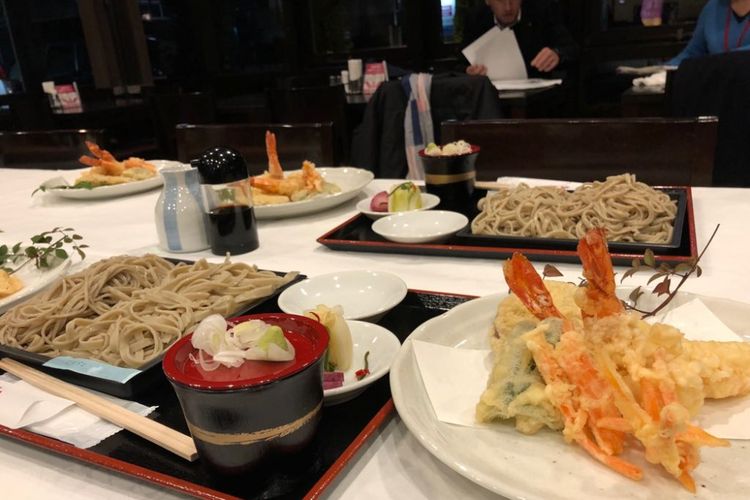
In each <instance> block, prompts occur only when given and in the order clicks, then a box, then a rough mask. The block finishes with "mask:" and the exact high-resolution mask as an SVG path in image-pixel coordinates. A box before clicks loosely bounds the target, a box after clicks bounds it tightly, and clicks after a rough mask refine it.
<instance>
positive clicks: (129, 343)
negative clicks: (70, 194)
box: [0, 255, 296, 368]
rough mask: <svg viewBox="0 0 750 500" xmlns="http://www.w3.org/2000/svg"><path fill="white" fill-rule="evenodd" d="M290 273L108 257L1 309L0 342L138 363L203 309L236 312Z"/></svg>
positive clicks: (179, 332) (38, 350) (166, 343)
mask: <svg viewBox="0 0 750 500" xmlns="http://www.w3.org/2000/svg"><path fill="white" fill-rule="evenodd" d="M295 275H296V274H295V273H289V274H287V275H285V276H278V275H276V274H274V273H272V272H270V271H259V270H258V269H257V268H256V267H255V266H250V265H247V264H243V263H231V262H228V261H227V262H224V263H222V264H209V263H208V262H206V261H205V260H200V261H198V262H195V263H193V264H177V265H175V264H172V263H171V262H169V261H166V260H164V259H162V258H160V257H157V256H155V255H146V256H143V257H130V256H119V257H112V258H109V259H106V260H102V261H99V262H97V263H95V264H93V265H92V266H90V267H89V268H87V269H85V270H84V271H81V272H79V273H76V274H72V275H70V276H68V277H65V278H62V279H61V280H59V281H58V282H57V283H56V284H55V285H53V286H52V287H51V288H49V289H48V290H46V291H44V292H42V293H40V294H39V295H36V296H35V297H33V298H32V299H30V300H28V301H26V302H24V303H23V304H20V305H18V306H16V307H14V308H12V309H10V310H9V311H8V312H6V313H5V314H4V315H3V316H2V317H0V344H5V345H8V346H11V347H16V348H19V349H24V350H26V351H30V352H35V353H39V354H43V355H45V356H60V355H64V356H74V357H84V358H90V359H98V360H101V361H104V362H107V363H110V364H113V365H117V366H128V367H131V368H138V367H140V366H142V365H143V364H144V363H147V362H148V361H150V360H152V359H154V358H156V357H157V356H159V355H160V354H161V353H162V352H163V351H164V350H165V349H166V348H167V347H168V346H169V345H170V344H171V343H172V342H174V341H175V340H177V339H179V338H180V337H182V336H183V335H185V334H186V333H188V332H189V331H190V330H191V329H192V328H193V327H194V326H195V325H196V324H198V323H199V322H200V321H201V320H202V319H203V318H205V317H206V316H208V315H209V314H212V313H217V314H222V315H224V316H229V315H232V314H236V313H238V312H240V311H241V310H242V309H243V308H244V307H246V306H247V305H248V304H250V303H251V302H253V301H256V300H258V299H260V298H263V297H266V296H269V295H271V294H272V293H273V291H274V290H276V289H277V288H279V287H280V286H282V285H283V284H285V283H287V282H289V281H290V280H292V279H293V278H294V276H295Z"/></svg>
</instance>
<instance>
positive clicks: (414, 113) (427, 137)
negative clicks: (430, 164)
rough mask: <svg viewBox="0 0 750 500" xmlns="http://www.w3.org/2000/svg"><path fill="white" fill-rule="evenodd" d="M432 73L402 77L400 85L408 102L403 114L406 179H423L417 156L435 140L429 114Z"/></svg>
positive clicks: (422, 170)
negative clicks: (407, 170) (407, 167)
mask: <svg viewBox="0 0 750 500" xmlns="http://www.w3.org/2000/svg"><path fill="white" fill-rule="evenodd" d="M431 84H432V75H431V74H429V73H417V74H411V75H409V78H402V79H401V85H403V87H404V93H405V94H406V95H407V96H408V98H409V102H408V104H407V105H406V113H405V114H404V142H405V144H406V163H407V164H408V165H409V173H408V174H407V176H406V178H407V179H413V180H422V179H424V167H423V166H422V160H421V159H420V158H419V154H417V153H418V152H419V150H420V149H423V148H424V147H425V145H427V144H429V143H431V142H434V141H435V135H434V133H433V130H432V115H431V114H430V85H431Z"/></svg>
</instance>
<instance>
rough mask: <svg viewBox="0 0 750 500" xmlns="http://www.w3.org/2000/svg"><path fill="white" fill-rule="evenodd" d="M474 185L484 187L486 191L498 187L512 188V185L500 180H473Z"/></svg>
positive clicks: (495, 189) (494, 189)
mask: <svg viewBox="0 0 750 500" xmlns="http://www.w3.org/2000/svg"><path fill="white" fill-rule="evenodd" d="M474 187H475V188H479V189H486V190H488V191H497V190H498V189H512V188H513V187H514V186H512V185H511V184H503V183H502V182H492V181H474Z"/></svg>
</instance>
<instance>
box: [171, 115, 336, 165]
mask: <svg viewBox="0 0 750 500" xmlns="http://www.w3.org/2000/svg"><path fill="white" fill-rule="evenodd" d="M266 130H270V131H271V132H273V133H274V134H276V147H277V149H278V154H279V161H280V162H281V166H282V167H283V168H284V169H286V170H296V169H298V168H300V167H301V165H302V161H303V160H310V161H312V162H314V163H315V164H316V165H318V166H323V165H332V164H333V125H332V124H331V123H295V124H293V125H285V124H254V123H251V124H242V125H239V124H231V125H192V124H191V125H187V124H181V125H177V127H176V136H177V158H178V159H179V160H180V161H182V162H189V161H190V160H192V159H194V158H197V157H198V156H200V155H201V153H203V152H204V151H205V150H206V149H209V148H211V147H214V146H226V147H230V148H233V149H236V150H237V151H239V152H240V153H241V154H242V156H243V157H244V158H245V161H246V162H247V166H248V170H249V173H250V174H251V175H257V174H261V173H263V171H265V170H266V169H267V168H268V157H267V156H266V142H265V134H266Z"/></svg>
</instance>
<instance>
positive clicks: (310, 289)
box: [278, 270, 407, 321]
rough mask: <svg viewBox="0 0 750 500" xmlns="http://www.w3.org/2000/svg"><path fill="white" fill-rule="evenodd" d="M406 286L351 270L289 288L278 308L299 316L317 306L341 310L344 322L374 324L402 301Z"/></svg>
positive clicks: (375, 273) (388, 277)
mask: <svg viewBox="0 0 750 500" xmlns="http://www.w3.org/2000/svg"><path fill="white" fill-rule="evenodd" d="M406 291H407V288H406V283H404V280H402V279H401V278H399V277H398V276H396V275H395V274H391V273H384V272H381V271H365V270H361V271H360V270H352V271H341V272H335V273H328V274H321V275H320V276H315V277H313V278H308V279H306V280H304V281H300V282H299V283H297V284H295V285H292V286H290V287H289V288H287V289H286V290H284V291H283V292H281V295H279V299H278V302H279V308H281V310H282V311H284V312H285V313H287V314H302V313H304V312H305V311H309V310H310V309H315V307H316V306H318V305H319V304H325V305H327V306H329V307H333V306H336V305H339V306H341V307H342V308H343V309H344V318H346V319H361V320H367V321H376V320H377V319H379V318H380V317H381V316H383V315H384V314H385V313H387V312H388V311H390V310H391V309H393V308H394V307H395V306H396V305H397V304H398V303H399V302H401V301H402V300H404V297H406Z"/></svg>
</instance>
